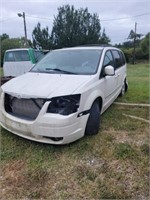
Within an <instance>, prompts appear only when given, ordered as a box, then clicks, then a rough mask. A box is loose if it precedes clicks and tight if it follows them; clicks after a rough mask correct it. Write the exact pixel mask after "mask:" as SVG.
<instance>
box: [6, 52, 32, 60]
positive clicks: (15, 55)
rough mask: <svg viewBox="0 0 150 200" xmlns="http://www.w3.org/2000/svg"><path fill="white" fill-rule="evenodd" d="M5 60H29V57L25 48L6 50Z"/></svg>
mask: <svg viewBox="0 0 150 200" xmlns="http://www.w3.org/2000/svg"><path fill="white" fill-rule="evenodd" d="M5 61H6V62H17V61H30V57H29V53H28V51H27V50H20V51H8V52H6V53H5Z"/></svg>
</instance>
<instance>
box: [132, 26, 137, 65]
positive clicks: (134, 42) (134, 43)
mask: <svg viewBox="0 0 150 200" xmlns="http://www.w3.org/2000/svg"><path fill="white" fill-rule="evenodd" d="M136 29H137V23H136V22H135V31H134V40H133V45H134V48H133V64H135V46H136Z"/></svg>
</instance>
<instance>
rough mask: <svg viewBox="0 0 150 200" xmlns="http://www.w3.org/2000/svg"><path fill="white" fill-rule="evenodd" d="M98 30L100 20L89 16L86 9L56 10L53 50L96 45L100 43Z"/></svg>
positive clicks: (96, 16) (71, 7)
mask: <svg viewBox="0 0 150 200" xmlns="http://www.w3.org/2000/svg"><path fill="white" fill-rule="evenodd" d="M100 30H101V26H100V20H99V18H98V15H97V14H96V13H94V14H90V13H89V12H88V9H87V8H86V9H82V8H80V9H78V10H76V9H75V8H74V6H70V5H65V6H62V7H59V8H58V15H57V16H56V17H55V18H54V22H53V28H52V34H51V39H52V42H53V46H54V47H55V48H61V47H70V46H76V45H84V44H97V43H100V42H101V40H100V39H101V33H100ZM105 36H106V34H103V37H105ZM103 40H104V38H103ZM105 42H107V41H105Z"/></svg>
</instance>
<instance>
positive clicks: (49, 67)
mask: <svg viewBox="0 0 150 200" xmlns="http://www.w3.org/2000/svg"><path fill="white" fill-rule="evenodd" d="M101 52H102V51H101V50H95V49H94V50H81V49H80V50H78V49H77V50H60V51H57V50H56V51H52V52H50V53H49V54H47V55H46V56H45V57H44V58H43V59H42V60H41V61H39V62H38V63H37V64H36V65H35V67H34V68H33V69H32V70H31V71H32V72H41V73H62V72H63V73H65V72H66V73H67V72H68V73H75V74H95V73H96V71H97V68H98V64H99V59H100V55H101Z"/></svg>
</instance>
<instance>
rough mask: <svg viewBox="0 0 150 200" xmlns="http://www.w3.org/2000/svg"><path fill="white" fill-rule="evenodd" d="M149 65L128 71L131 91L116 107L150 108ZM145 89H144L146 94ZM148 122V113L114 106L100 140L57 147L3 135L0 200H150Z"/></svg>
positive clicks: (104, 118) (106, 116) (104, 117)
mask: <svg viewBox="0 0 150 200" xmlns="http://www.w3.org/2000/svg"><path fill="white" fill-rule="evenodd" d="M148 72H149V69H148V65H147V64H143V65H142V64H139V65H134V66H133V65H129V66H128V81H129V91H128V93H127V94H125V96H124V97H123V98H118V99H117V101H122V102H134V103H148V102H149V91H148V90H149V88H148V87H149V86H148V84H149V77H148ZM142 88H143V89H142ZM123 114H130V115H134V116H138V117H141V118H144V119H149V111H148V109H147V108H144V107H128V106H126V107H125V106H118V105H115V104H113V105H112V106H111V107H110V108H109V109H108V110H107V111H106V112H105V113H104V114H103V115H102V118H101V128H100V131H99V133H98V134H97V135H95V136H92V137H84V138H83V139H81V140H79V141H76V142H74V143H72V144H69V145H65V146H54V145H46V144H40V143H36V142H32V141H28V140H25V139H22V138H20V137H17V136H15V135H13V134H11V133H10V132H8V131H6V130H4V129H3V128H2V129H1V175H0V181H1V192H0V195H1V197H0V198H1V199H2V200H5V199H8V200H9V199H10V200H12V199H89V200H90V199H143V200H147V199H148V198H149V125H148V124H147V123H145V122H142V121H137V120H135V119H130V118H128V117H125V116H123Z"/></svg>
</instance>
